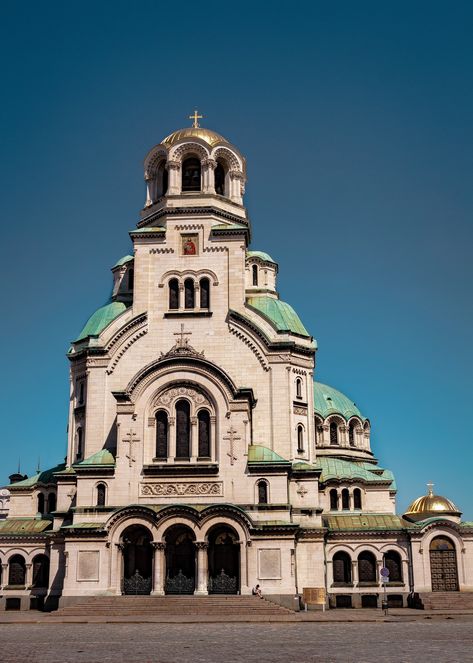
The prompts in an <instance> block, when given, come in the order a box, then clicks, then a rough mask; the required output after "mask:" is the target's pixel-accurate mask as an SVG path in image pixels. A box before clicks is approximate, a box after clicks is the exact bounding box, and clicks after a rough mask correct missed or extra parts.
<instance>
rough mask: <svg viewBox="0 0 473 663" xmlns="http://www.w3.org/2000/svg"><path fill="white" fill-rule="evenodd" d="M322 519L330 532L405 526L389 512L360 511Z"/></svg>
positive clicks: (396, 528) (394, 528)
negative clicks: (354, 513)
mask: <svg viewBox="0 0 473 663" xmlns="http://www.w3.org/2000/svg"><path fill="white" fill-rule="evenodd" d="M322 521H323V523H324V525H325V527H327V528H328V529H329V530H330V531H331V532H353V531H359V530H394V531H400V530H403V529H405V528H406V523H405V522H404V521H403V520H402V518H400V517H399V516H396V515H394V514H391V513H379V514H378V513H369V514H368V513H366V514H365V513H360V514H357V515H340V516H338V515H337V516H322Z"/></svg>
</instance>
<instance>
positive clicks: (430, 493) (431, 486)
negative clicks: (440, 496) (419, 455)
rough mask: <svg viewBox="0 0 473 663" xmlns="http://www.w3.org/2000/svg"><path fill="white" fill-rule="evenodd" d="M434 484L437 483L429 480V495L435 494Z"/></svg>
mask: <svg viewBox="0 0 473 663" xmlns="http://www.w3.org/2000/svg"><path fill="white" fill-rule="evenodd" d="M434 485H435V484H434V483H432V481H429V483H428V484H427V488H428V489H429V495H433V494H434Z"/></svg>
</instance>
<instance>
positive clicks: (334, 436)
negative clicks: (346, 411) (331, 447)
mask: <svg viewBox="0 0 473 663" xmlns="http://www.w3.org/2000/svg"><path fill="white" fill-rule="evenodd" d="M330 444H338V426H337V424H336V423H335V421H332V422H331V424H330Z"/></svg>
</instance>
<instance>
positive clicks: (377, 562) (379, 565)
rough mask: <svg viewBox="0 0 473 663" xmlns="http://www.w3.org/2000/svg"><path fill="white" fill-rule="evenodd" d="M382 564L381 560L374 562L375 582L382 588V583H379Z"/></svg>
mask: <svg viewBox="0 0 473 663" xmlns="http://www.w3.org/2000/svg"><path fill="white" fill-rule="evenodd" d="M383 566H384V563H383V560H382V559H377V560H376V581H377V583H378V585H379V586H380V587H382V586H383V583H382V582H381V573H380V571H381V569H382V568H383Z"/></svg>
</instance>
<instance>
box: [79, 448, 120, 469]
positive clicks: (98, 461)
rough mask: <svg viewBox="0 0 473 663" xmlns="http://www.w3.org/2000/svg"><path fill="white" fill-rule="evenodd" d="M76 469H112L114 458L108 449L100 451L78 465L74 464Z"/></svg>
mask: <svg viewBox="0 0 473 663" xmlns="http://www.w3.org/2000/svg"><path fill="white" fill-rule="evenodd" d="M74 465H75V466H76V467H77V466H78V467H84V466H87V467H92V466H93V467H104V466H105V467H114V466H115V456H114V455H113V454H112V453H111V452H110V451H109V450H108V449H100V451H97V452H96V453H94V454H92V456H89V457H88V458H85V459H84V460H81V461H80V463H74Z"/></svg>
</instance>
